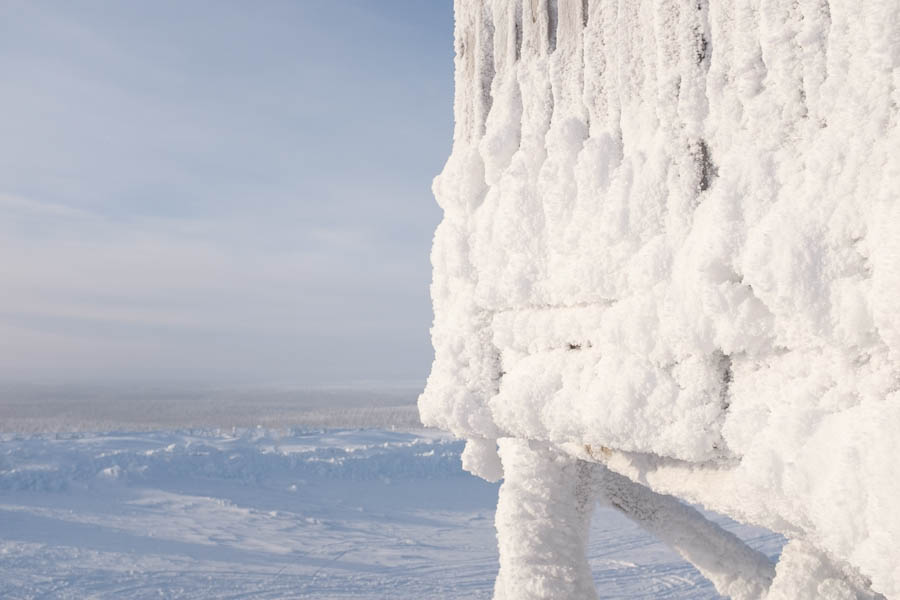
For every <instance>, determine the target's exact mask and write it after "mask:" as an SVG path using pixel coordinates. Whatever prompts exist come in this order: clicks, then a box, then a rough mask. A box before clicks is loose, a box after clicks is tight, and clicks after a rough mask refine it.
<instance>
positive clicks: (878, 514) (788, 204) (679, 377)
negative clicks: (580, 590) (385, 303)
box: [419, 0, 900, 598]
mask: <svg viewBox="0 0 900 600" xmlns="http://www.w3.org/2000/svg"><path fill="white" fill-rule="evenodd" d="M898 32H900V3H898V2H896V1H894V0H888V1H874V0H871V1H870V0H864V1H863V2H857V1H856V0H852V1H851V0H799V1H798V0H738V1H735V2H708V0H697V1H678V0H638V1H632V0H610V1H600V0H483V1H482V0H457V1H456V76H455V77H456V80H455V82H456V96H455V101H454V111H455V114H456V129H455V131H454V146H453V151H452V154H451V156H450V158H449V159H448V161H447V164H446V167H445V168H444V171H443V172H442V173H441V174H440V176H438V177H437V178H436V179H435V182H434V192H435V197H436V198H437V201H438V203H439V204H440V206H441V207H442V208H443V210H444V219H443V221H442V222H441V224H440V225H439V227H438V230H437V232H436V234H435V240H434V249H433V252H432V262H433V265H434V282H433V285H432V297H433V301H434V309H435V322H434V327H433V329H432V337H433V342H434V347H435V362H434V366H433V369H432V373H431V376H430V378H429V382H428V386H427V388H426V390H425V392H424V394H423V395H422V397H421V398H420V401H419V408H420V413H421V417H422V420H423V422H424V423H425V424H426V425H432V426H438V427H442V428H444V429H448V430H450V431H452V432H453V433H455V434H456V435H458V436H460V437H464V438H467V439H469V440H471V441H470V443H469V446H468V447H467V450H466V453H465V455H464V456H465V466H466V468H467V469H469V470H471V471H472V472H474V473H476V474H479V475H482V476H483V477H485V478H487V479H491V480H495V479H497V478H499V477H500V476H501V475H502V470H503V469H502V467H501V465H500V462H498V458H497V454H496V450H495V449H496V443H495V440H498V439H502V438H519V439H522V440H529V441H531V442H539V443H541V444H543V445H544V446H545V447H546V448H548V449H549V450H547V451H549V452H556V451H562V452H564V453H565V454H567V455H568V456H570V457H572V459H573V460H583V461H588V462H600V463H604V464H606V465H607V466H608V468H610V469H611V470H613V471H616V472H618V473H620V474H623V475H626V476H627V477H629V478H630V479H631V480H633V481H634V482H636V483H638V484H640V485H642V486H647V487H649V488H651V489H653V490H655V491H656V492H660V493H663V494H673V495H675V496H678V497H681V498H685V499H688V500H690V501H692V502H698V503H701V504H703V505H705V506H707V507H710V508H713V509H716V510H719V511H722V512H725V513H726V514H729V515H731V516H733V517H735V518H738V519H740V520H743V521H745V522H750V523H756V524H759V525H763V526H767V527H770V528H772V529H774V530H777V531H779V532H781V533H783V534H784V535H786V536H788V537H790V538H792V539H794V540H797V541H796V542H792V545H791V546H789V548H791V549H792V551H791V552H790V553H788V556H787V557H786V559H785V561H784V562H783V563H780V564H779V565H778V567H777V570H776V575H775V578H774V583H772V588H771V597H773V598H775V597H789V596H790V593H795V594H796V596H795V597H797V598H815V597H822V596H823V595H827V594H826V591H827V592H828V594H831V595H832V596H833V597H836V598H837V597H840V598H844V597H847V598H850V597H867V596H866V594H869V592H868V591H867V590H868V589H869V587H870V586H871V589H872V590H874V591H875V592H878V593H881V594H884V595H885V596H887V597H889V598H900V550H898V546H897V543H896V542H897V540H898V539H900V512H898V511H897V510H895V506H896V504H897V503H898V502H900V466H898V463H900V461H898V457H900V436H898V435H897V427H898V423H900V310H898V308H897V306H898V304H897V303H898V299H900V201H898V189H900V128H898V113H900V36H898ZM508 447H511V446H508ZM507 454H508V457H507V456H504V457H503V461H502V462H503V466H504V467H505V466H506V463H507V462H510V461H513V462H515V461H517V460H519V459H517V458H514V457H513V454H515V453H514V452H512V451H507ZM548 460H549V459H548ZM552 462H553V461H549V462H547V461H544V462H541V461H532V463H530V464H532V465H533V469H532V470H533V472H532V476H533V477H534V478H535V481H538V480H542V479H545V478H550V479H552V478H553V477H556V475H555V474H554V469H556V468H557V467H552V468H551V467H547V468H546V469H545V468H543V467H539V466H538V465H539V464H545V463H546V464H550V463H552ZM557 466H558V467H559V468H562V467H561V466H559V465H557ZM518 476H519V477H525V476H524V475H523V474H521V473H520V474H519V475H518ZM525 479H527V477H525ZM526 487H527V486H526ZM508 489H509V490H510V492H509V493H511V494H516V493H518V492H515V491H514V490H516V489H518V488H515V487H514V486H510V487H508ZM522 493H525V492H522ZM635 493H637V492H635ZM502 494H503V492H501V506H503V505H504V500H503V498H502ZM516 498H519V496H516ZM510 501H511V502H512V500H510ZM548 510H549V512H548V514H547V518H550V519H553V518H561V519H563V518H564V517H563V514H562V513H560V514H554V512H553V509H548ZM560 510H561V511H562V512H565V510H564V509H560ZM498 519H499V516H498ZM503 522H504V523H506V521H503ZM500 523H501V521H499V520H498V527H500ZM504 527H505V528H506V533H504V531H503V530H501V531H500V542H501V543H500V546H501V564H505V563H504V557H503V554H502V550H503V548H504V539H505V538H504V536H506V535H515V527H516V525H515V523H512V522H510V523H507V524H506V525H504ZM571 543H572V544H573V545H575V546H577V545H578V544H580V543H581V542H579V541H578V540H577V539H575V538H573V539H572V540H571ZM559 556H560V557H564V556H566V553H565V552H560V553H559ZM801 556H805V557H806V558H800V557H801ZM813 556H815V557H816V558H813ZM532 558H533V557H532ZM529 560H531V558H529V557H527V556H522V557H520V558H519V559H517V561H514V563H515V564H517V565H519V567H521V568H522V569H524V570H523V571H522V573H526V572H527V568H526V566H527V564H529V563H528V561H529ZM566 560H568V559H565V558H560V561H561V562H560V564H562V563H563V562H565V561H566ZM510 564H513V563H510ZM816 564H819V565H824V566H822V567H821V568H822V569H826V570H827V569H831V571H829V572H830V573H836V575H834V576H833V577H831V576H829V577H824V576H822V577H824V579H823V578H822V577H820V578H819V579H822V581H825V580H826V579H828V580H832V579H833V580H834V581H836V582H841V583H840V584H838V583H835V584H834V585H832V586H831V587H828V586H826V587H825V588H822V589H818V588H815V586H812V587H810V586H809V585H806V584H802V583H797V584H796V586H794V587H795V588H796V589H795V592H790V591H789V590H791V589H794V588H791V587H790V586H789V584H788V583H786V582H788V581H793V580H796V581H797V582H800V581H801V580H802V579H803V577H802V576H801V575H802V574H801V571H803V570H804V569H807V571H808V573H807V575H808V574H809V573H812V572H815V571H816V569H817V568H819V567H815V566H814V565H816ZM519 567H517V568H519ZM576 570H577V569H576ZM510 577H512V578H514V577H515V576H514V575H513V576H510ZM510 577H506V576H505V575H504V579H503V581H510ZM572 577H573V578H574V579H573V580H572V582H573V583H572V585H576V587H577V582H576V580H578V578H579V577H580V575H577V574H576V575H572ZM814 579H816V578H815V577H813V578H812V579H810V581H812V580H814ZM501 583H502V581H501V582H500V583H498V585H501ZM503 585H506V584H505V583H504V584H503ZM810 585H811V584H810ZM822 585H825V584H822ZM829 585H830V584H829ZM765 587H768V583H766V584H765ZM820 587H821V586H820ZM750 588H752V586H750ZM750 588H747V589H748V590H750V591H747V592H746V596H745V597H748V598H749V597H760V596H761V595H762V594H764V593H765V590H764V589H763V590H762V591H759V590H757V591H756V592H754V591H752V590H751V589H750ZM826 588H827V589H826ZM560 589H562V588H560ZM786 590H788V591H786ZM811 590H813V591H811ZM815 590H818V591H815ZM828 590H831V591H828ZM835 590H837V591H835ZM501 592H502V586H501V587H498V592H497V597H498V598H502V597H503V595H502V593H501ZM522 593H524V592H522ZM528 594H531V595H528ZM528 594H525V595H521V593H520V594H519V595H518V596H517V598H556V597H560V598H562V597H567V596H566V595H565V593H563V592H559V594H558V595H554V592H553V591H552V590H550V591H540V590H538V591H532V592H529V593H528ZM779 594H781V595H780V596H779ZM817 594H818V595H817ZM735 597H737V596H735Z"/></svg>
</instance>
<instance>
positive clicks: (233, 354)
mask: <svg viewBox="0 0 900 600" xmlns="http://www.w3.org/2000/svg"><path fill="white" fill-rule="evenodd" d="M451 4H452V3H451V2H449V1H434V2H432V1H428V2H422V1H415V0H407V1H401V0H379V1H377V2H371V1H366V0H342V1H341V2H330V1H326V0H306V1H300V0H297V1H295V2H282V1H268V2H262V3H248V2H239V1H218V0H217V1H199V0H192V1H189V2H183V1H176V0H162V1H154V2H106V1H100V0H96V1H94V0H83V1H78V2H63V1H61V0H59V1H42V2H34V1H26V0H22V1H19V0H0V73H3V76H2V79H0V81H2V84H0V139H2V140H3V143H2V144H0V214H2V219H0V279H2V282H3V283H2V287H0V289H2V290H3V293H2V294H0V340H2V341H0V381H37V382H44V381H47V382H68V381H77V382H89V381H98V382H108V381H125V382H127V381H132V380H134V381H143V382H173V381H176V382H177V381H184V382H193V383H228V382H234V383H244V384H246V383H259V384H265V383H289V384H297V385H321V384H330V385H334V384H358V383H359V382H367V381H371V382H387V383H393V382H410V381H412V382H415V381H423V382H424V378H425V376H426V375H427V373H428V368H429V366H430V363H431V358H432V353H431V345H430V341H429V338H428V328H429V326H430V323H431V308H430V301H429V298H428V284H429V281H430V264H429V259H428V253H429V248H430V243H431V238H432V234H433V231H434V228H435V226H436V225H437V223H438V221H439V219H440V211H439V209H438V207H437V206H436V204H435V202H434V199H433V197H432V195H431V190H430V185H431V179H432V178H433V177H434V176H435V175H436V174H437V173H438V172H439V171H440V169H441V167H442V166H443V162H444V160H445V159H446V157H447V155H448V154H449V152H450V143H451V135H452V73H453V64H452V60H453V44H452V36H453V32H452V27H453V23H452V6H451Z"/></svg>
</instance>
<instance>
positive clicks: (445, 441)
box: [0, 394, 783, 600]
mask: <svg viewBox="0 0 900 600" xmlns="http://www.w3.org/2000/svg"><path fill="white" fill-rule="evenodd" d="M358 397H362V394H360V396H358ZM354 402H358V401H352V400H351V401H346V402H345V403H346V404H350V405H352V404H354ZM245 406H251V407H252V402H245ZM4 410H5V411H6V412H5V414H7V415H8V414H10V413H11V412H14V411H13V410H12V409H10V407H9V405H8V404H7V405H5V406H4ZM346 410H347V409H342V410H339V411H335V412H334V413H333V414H332V415H331V420H330V421H329V422H328V423H326V424H329V425H332V426H336V425H339V424H341V423H346V420H345V419H346V414H347V412H346ZM323 412H327V411H323ZM318 414H321V413H318ZM226 417H227V415H224V416H220V418H226ZM145 418H146V417H141V416H140V415H132V418H131V419H130V420H128V423H129V425H132V427H135V426H136V425H137V426H140V425H141V423H142V419H145ZM354 418H355V417H354ZM28 423H29V428H30V430H29V431H28V432H26V431H23V430H22V429H21V428H20V429H19V431H18V432H16V431H13V432H10V431H8V430H9V429H12V427H11V426H10V425H8V424H7V423H2V424H0V425H5V426H6V429H7V432H6V433H3V434H2V435H0V597H2V598H5V599H6V598H9V599H20V598H21V599H25V598H71V599H81V598H110V599H112V598H320V599H324V598H328V599H331V598H334V599H338V598H354V599H373V600H374V599H380V598H387V597H390V598H398V599H399V598H408V599H410V600H414V599H415V600H420V599H422V598H448V599H449V598H459V599H463V598H490V597H491V595H492V590H493V586H494V579H495V577H496V573H497V544H496V537H495V530H494V525H493V514H494V510H495V508H496V503H497V487H498V486H497V485H496V484H490V483H487V482H485V481H483V480H481V479H478V478H476V477H474V476H472V475H470V474H468V473H465V472H464V471H462V469H461V467H460V452H461V450H462V447H463V444H462V442H459V441H454V440H452V439H450V438H449V437H448V436H446V435H445V434H440V433H437V432H434V431H426V430H424V429H421V428H419V429H415V430H412V429H405V430H400V429H396V430H393V431H392V430H390V429H384V428H381V429H349V428H324V429H323V428H294V429H289V430H286V429H281V430H278V429H271V428H262V427H250V428H248V427H242V428H224V429H223V428H195V429H187V428H177V427H174V426H173V428H171V429H169V430H156V431H153V430H147V427H146V426H143V427H139V428H140V429H143V431H138V432H134V431H132V432H125V431H115V432H106V433H92V432H89V431H84V430H83V429H84V428H85V427H89V426H90V425H91V424H90V423H83V422H82V423H76V422H74V421H72V422H69V423H68V425H69V429H70V430H71V429H82V431H75V432H72V431H69V432H67V433H66V432H60V431H59V430H62V429H64V427H63V425H64V423H61V422H60V421H59V420H48V421H47V422H46V423H45V424H44V425H45V427H43V428H41V427H39V426H38V425H39V423H37V422H36V421H33V420H32V421H29V422H28ZM357 424H358V423H357ZM113 425H115V424H113ZM145 425H146V424H145ZM379 425H381V426H382V427H385V426H387V425H388V424H386V423H383V422H382V423H379ZM401 425H402V423H401ZM36 429H37V430H42V431H43V432H41V433H39V432H35V430H36ZM48 429H52V430H55V431H54V432H50V431H48ZM719 520H720V521H721V522H723V523H727V525H726V526H727V527H728V528H729V529H731V530H733V531H735V532H736V533H738V534H739V535H741V536H742V537H743V538H744V539H745V540H747V541H748V542H749V543H750V544H751V545H752V546H753V547H755V548H758V549H760V550H762V551H764V552H765V553H767V554H768V555H769V556H770V557H773V558H774V557H775V556H777V554H778V552H779V551H780V548H781V545H782V543H783V539H782V538H781V537H780V536H777V535H774V534H772V533H770V532H767V531H765V530H760V529H754V528H749V527H744V526H739V525H737V524H735V523H733V522H730V521H728V520H726V519H721V518H720V519H719ZM588 556H589V561H590V565H591V569H592V572H593V576H594V580H595V581H596V583H597V586H598V590H599V592H600V593H601V595H602V597H604V598H718V597H719V596H718V595H717V594H716V593H715V590H714V589H713V588H712V586H711V585H710V584H709V583H708V582H707V581H706V580H705V579H703V577H702V576H701V575H700V574H699V573H698V572H697V571H696V570H695V569H694V568H693V567H691V566H690V565H689V564H687V563H686V562H684V561H683V560H681V559H680V558H679V557H678V556H677V555H676V554H674V553H673V552H672V551H671V550H669V549H668V548H667V547H665V546H664V545H662V544H660V543H659V542H657V541H656V540H654V539H653V538H652V537H651V536H649V535H648V534H647V533H645V532H644V531H642V530H641V529H639V528H638V527H636V526H635V525H634V524H633V523H631V522H630V521H628V520H627V519H625V518H624V517H622V516H621V515H619V514H618V513H617V512H616V511H613V510H610V509H601V510H599V511H598V512H597V513H596V515H595V518H594V522H593V524H592V527H591V532H590V542H589V550H588Z"/></svg>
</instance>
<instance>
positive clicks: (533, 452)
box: [494, 438, 597, 600]
mask: <svg viewBox="0 0 900 600" xmlns="http://www.w3.org/2000/svg"><path fill="white" fill-rule="evenodd" d="M499 444H500V457H501V459H502V460H503V472H504V477H505V479H504V481H503V485H502V486H501V487H500V498H499V502H498V504H497V517H496V524H497V542H498V545H499V549H500V572H499V574H498V575H497V583H496V586H495V588H494V600H574V599H577V600H590V599H591V598H596V597H597V592H596V590H595V589H594V582H593V579H592V578H591V570H590V567H589V566H588V563H587V558H586V554H585V551H586V549H587V538H588V530H589V525H590V520H591V515H592V514H593V512H594V506H595V504H596V491H595V489H594V478H593V468H592V465H591V464H590V463H587V462H585V461H582V460H578V459H576V458H573V457H571V456H569V455H568V454H564V453H562V452H560V451H558V450H554V449H553V448H551V447H549V446H548V445H547V444H540V443H537V442H530V441H527V440H520V439H515V438H504V439H501V440H500V441H499Z"/></svg>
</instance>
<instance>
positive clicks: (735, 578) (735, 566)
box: [593, 465, 775, 600]
mask: <svg viewBox="0 0 900 600" xmlns="http://www.w3.org/2000/svg"><path fill="white" fill-rule="evenodd" d="M593 466H594V468H595V469H596V470H595V473H596V475H595V477H596V480H597V482H598V484H599V488H600V492H601V496H602V497H603V499H604V500H605V501H606V502H609V503H610V504H611V505H612V506H613V507H615V508H617V509H619V510H620V511H622V513H623V514H625V516H627V517H628V518H629V519H631V520H632V521H634V522H635V523H637V524H638V525H640V526H641V527H642V528H643V529H644V530H646V531H648V532H649V533H652V534H653V535H654V536H656V537H657V538H658V539H660V540H661V541H663V542H665V543H666V544H667V545H668V546H669V547H671V548H672V549H673V550H675V551H676V552H678V554H680V555H681V556H682V558H684V559H685V560H687V561H688V562H690V563H691V564H693V565H694V566H695V567H697V570H698V571H700V572H701V573H702V574H703V575H704V576H705V577H706V578H707V579H709V580H710V581H711V582H712V584H713V585H714V586H715V587H716V590H717V591H718V592H719V593H720V594H722V595H724V596H728V597H729V598H731V599H732V600H758V599H760V598H763V597H765V595H766V592H767V591H768V589H769V586H770V585H771V584H772V579H773V578H774V577H775V565H773V564H772V563H771V562H769V559H768V558H766V556H765V555H764V554H762V553H761V552H757V551H756V550H753V549H752V548H750V547H749V546H747V545H746V544H745V543H744V542H742V541H741V540H740V539H739V538H738V537H737V536H735V535H734V534H732V533H730V532H728V531H726V530H724V529H722V528H721V527H719V526H718V525H716V524H715V523H713V522H712V521H710V520H709V519H707V518H706V517H704V516H703V515H702V514H701V513H700V512H699V511H697V510H695V509H693V508H691V507H690V506H687V505H686V504H683V503H681V502H680V501H678V499H676V498H675V497H673V496H667V495H663V494H657V493H656V492H654V491H652V490H650V489H649V488H647V487H645V486H643V485H640V484H638V483H634V482H633V481H631V480H630V479H628V478H627V477H623V476H622V475H619V474H617V473H613V472H612V471H610V470H609V469H607V468H606V467H604V466H602V465H593Z"/></svg>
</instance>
